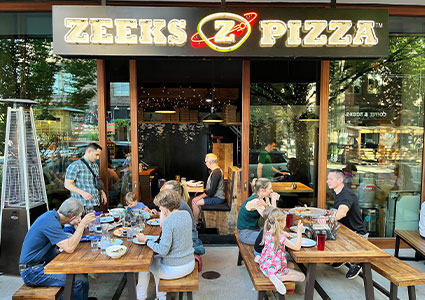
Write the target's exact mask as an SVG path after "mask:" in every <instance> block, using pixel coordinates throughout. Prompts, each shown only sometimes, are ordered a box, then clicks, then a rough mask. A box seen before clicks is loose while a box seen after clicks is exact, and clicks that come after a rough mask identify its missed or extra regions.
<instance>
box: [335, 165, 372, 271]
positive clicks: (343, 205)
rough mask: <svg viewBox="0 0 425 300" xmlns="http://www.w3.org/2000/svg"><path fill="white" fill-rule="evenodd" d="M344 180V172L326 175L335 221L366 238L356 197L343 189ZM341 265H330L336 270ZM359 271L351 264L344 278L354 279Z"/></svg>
mask: <svg viewBox="0 0 425 300" xmlns="http://www.w3.org/2000/svg"><path fill="white" fill-rule="evenodd" d="M344 178H345V175H344V172H342V171H341V170H337V169H334V170H331V171H330V172H329V174H328V180H327V184H328V187H329V189H332V190H334V192H335V201H334V207H335V208H336V209H337V212H336V219H337V220H338V221H340V222H341V223H342V224H344V225H345V226H347V227H348V228H350V229H351V230H353V231H354V232H356V233H357V234H359V235H361V236H362V237H364V238H367V235H368V234H367V231H366V229H365V227H364V225H363V220H362V214H361V211H360V206H359V202H358V201H357V196H356V195H355V194H354V193H353V191H352V190H350V189H348V188H346V187H344ZM342 265H343V264H342V263H334V264H332V266H333V267H334V268H336V269H337V268H339V267H341V266H342ZM360 271H361V266H360V265H359V264H351V265H350V269H349V270H348V272H347V275H346V277H347V278H348V279H354V278H356V277H357V276H358V275H359V273H360Z"/></svg>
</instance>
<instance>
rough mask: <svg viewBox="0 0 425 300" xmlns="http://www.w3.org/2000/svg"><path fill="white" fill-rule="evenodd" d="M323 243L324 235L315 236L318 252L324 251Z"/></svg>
mask: <svg viewBox="0 0 425 300" xmlns="http://www.w3.org/2000/svg"><path fill="white" fill-rule="evenodd" d="M325 241H326V234H324V233H318V234H317V250H319V251H323V250H325Z"/></svg>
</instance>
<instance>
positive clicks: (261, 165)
mask: <svg viewBox="0 0 425 300" xmlns="http://www.w3.org/2000/svg"><path fill="white" fill-rule="evenodd" d="M275 149H276V142H275V141H272V140H267V141H266V147H265V148H264V149H263V150H261V152H260V154H258V165H257V178H268V179H272V178H273V176H274V174H275V173H278V174H281V175H289V173H288V172H282V171H279V170H278V169H276V168H275V167H273V165H272V158H271V156H270V152H272V151H273V150H275Z"/></svg>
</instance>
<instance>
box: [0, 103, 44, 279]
mask: <svg viewBox="0 0 425 300" xmlns="http://www.w3.org/2000/svg"><path fill="white" fill-rule="evenodd" d="M0 101H2V102H5V103H7V104H9V107H8V108H7V121H6V138H5V149H4V164H3V178H2V190H1V207H0V209H1V211H0V224H1V227H0V241H1V254H0V255H1V265H2V267H1V270H2V271H3V272H5V273H10V274H19V270H18V265H19V256H20V253H21V247H22V243H23V241H24V238H25V235H26V233H27V231H28V230H29V228H30V226H31V224H32V223H33V222H34V221H35V219H37V217H38V216H40V215H41V214H42V213H44V212H46V211H47V210H48V203H47V194H46V187H45V184H44V178H43V171H42V167H41V160H40V152H39V149H38V143H37V139H36V135H35V126H34V116H33V111H32V108H31V105H32V104H38V103H37V102H35V101H32V100H27V99H3V100H0Z"/></svg>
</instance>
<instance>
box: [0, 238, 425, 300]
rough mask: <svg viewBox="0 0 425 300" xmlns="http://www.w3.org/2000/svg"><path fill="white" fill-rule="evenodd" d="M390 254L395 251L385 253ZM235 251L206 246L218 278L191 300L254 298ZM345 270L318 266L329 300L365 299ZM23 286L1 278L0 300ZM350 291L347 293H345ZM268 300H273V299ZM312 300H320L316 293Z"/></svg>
mask: <svg viewBox="0 0 425 300" xmlns="http://www.w3.org/2000/svg"><path fill="white" fill-rule="evenodd" d="M387 252H388V253H390V254H393V253H394V250H388V251H387ZM400 255H402V256H413V255H414V251H413V250H411V249H401V250H400ZM237 256H238V248H237V247H236V246H217V247H214V246H209V247H206V254H205V255H203V256H202V260H203V270H202V271H216V272H219V273H220V274H221V277H220V278H218V279H214V280H207V279H204V278H202V277H201V276H199V291H198V292H194V293H193V297H194V299H195V300H196V299H198V300H215V299H235V300H236V299H247V300H249V299H252V300H254V299H257V292H256V291H254V290H253V286H252V283H251V279H250V278H249V275H248V273H247V271H246V269H245V267H244V265H242V266H240V267H238V266H237V265H236V261H237ZM406 262H407V263H409V264H411V265H412V266H414V267H415V268H417V269H419V270H421V271H423V272H425V265H424V262H423V261H418V262H415V261H406ZM346 271H347V269H346V268H345V267H343V268H340V269H338V270H334V269H333V268H332V267H331V266H329V265H324V264H319V265H318V266H317V277H318V282H319V283H320V284H321V286H322V287H323V288H324V289H325V291H326V292H327V293H328V295H329V297H330V298H331V299H336V300H339V299H344V300H351V299H352V300H360V299H364V298H365V296H364V287H363V280H362V279H361V278H360V277H358V278H356V279H354V280H347V279H345V273H346ZM372 276H373V279H374V280H375V281H377V282H378V283H379V284H381V285H382V286H384V287H385V288H388V289H389V287H390V283H389V281H388V280H386V279H385V278H383V277H381V276H380V275H379V274H377V273H375V272H373V274H372ZM120 279H121V277H120V275H117V274H101V275H100V276H99V278H98V279H92V278H90V296H96V297H97V298H98V299H99V300H104V299H105V300H106V299H111V298H112V295H113V294H114V292H115V289H116V287H117V286H118V284H119V281H120ZM21 285H22V279H21V278H20V277H17V276H6V275H3V276H0V299H1V300H3V299H8V300H9V299H12V295H13V293H14V292H15V291H16V290H17V289H18V288H19V287H20V286H21ZM304 287H305V285H304V283H300V284H297V285H296V290H295V293H294V294H292V295H288V296H287V297H286V298H287V299H288V300H301V299H303V297H304ZM347 291H349V294H348V293H347ZM398 297H399V299H406V300H407V299H408V296H407V288H404V287H402V288H399V291H398ZM154 298H155V287H154V285H153V278H152V279H151V284H150V286H149V292H148V299H149V300H151V299H154ZM416 298H417V299H425V285H422V286H417V287H416ZM120 299H122V300H127V299H129V298H128V296H127V289H126V288H124V291H123V294H122V295H121V298H120ZM270 299H273V300H274V297H271V298H270ZM314 299H321V298H320V296H319V295H318V294H317V293H316V292H315V295H314ZM375 299H376V300H384V299H388V298H387V297H385V295H383V294H382V293H381V292H379V291H378V290H376V289H375Z"/></svg>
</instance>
